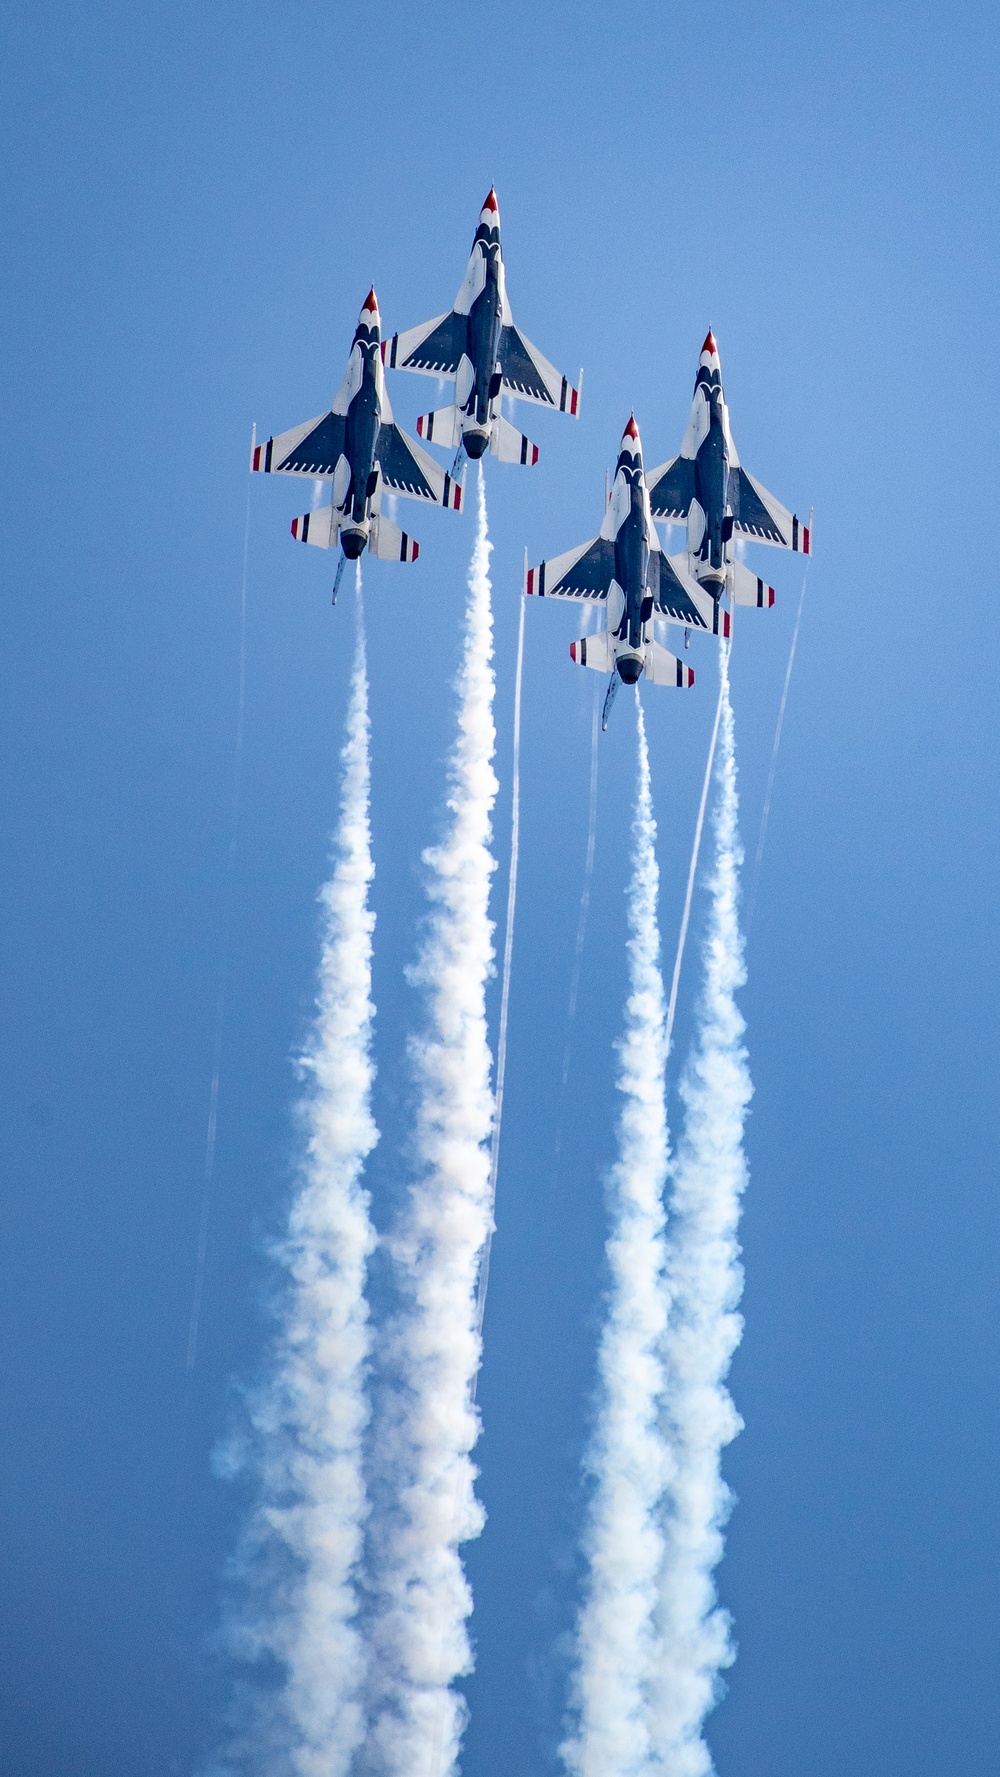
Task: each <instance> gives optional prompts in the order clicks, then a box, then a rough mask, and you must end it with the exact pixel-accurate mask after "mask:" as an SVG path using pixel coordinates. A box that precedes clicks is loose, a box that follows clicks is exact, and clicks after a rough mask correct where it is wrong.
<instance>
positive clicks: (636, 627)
mask: <svg viewBox="0 0 1000 1777" xmlns="http://www.w3.org/2000/svg"><path fill="white" fill-rule="evenodd" d="M524 590H525V592H526V593H527V594H528V595H529V596H532V595H534V596H536V597H538V598H562V599H599V600H601V601H602V602H603V603H604V605H605V608H606V620H605V627H604V628H603V629H599V630H597V631H596V633H595V634H593V635H589V636H584V637H583V638H582V639H581V640H580V641H579V642H571V643H570V650H569V652H570V658H571V659H572V660H575V661H576V662H577V663H578V665H580V666H591V667H595V668H596V669H597V671H598V672H610V673H611V680H610V683H609V685H608V690H607V695H606V697H605V699H604V715H603V726H604V727H605V728H606V727H607V725H608V714H609V712H610V709H611V705H612V703H613V701H614V696H615V692H616V691H617V689H618V685H619V682H620V681H623V682H624V683H625V684H626V685H634V684H635V683H636V681H637V680H638V679H639V677H640V676H641V674H642V673H645V675H646V677H647V679H650V680H652V683H653V684H654V685H678V686H687V685H693V684H694V673H693V672H692V670H691V668H690V667H689V666H685V665H684V663H683V662H682V661H680V660H678V658H677V656H676V655H675V654H671V653H669V652H668V650H667V649H666V648H664V647H663V646H662V645H661V644H660V643H659V642H658V641H657V640H656V639H655V636H654V633H653V625H654V623H655V621H656V619H657V618H659V619H660V620H661V621H664V622H667V623H673V624H680V625H682V626H683V627H684V629H685V630H692V629H698V630H707V631H708V632H709V633H710V634H713V635H719V634H720V633H721V634H722V635H724V636H725V635H728V634H729V613H728V611H726V610H725V609H724V608H723V607H722V606H721V604H720V601H719V600H717V599H713V598H712V596H711V594H710V593H708V592H706V591H705V590H704V589H703V588H702V587H701V586H699V584H698V582H697V580H696V579H695V578H694V577H693V575H692V574H691V573H690V571H689V568H688V561H687V556H686V555H683V554H682V555H678V556H675V557H672V558H671V557H668V556H667V555H666V554H665V553H664V550H663V547H662V545H661V543H660V539H659V537H658V536H657V533H656V526H655V525H654V523H653V515H652V512H651V511H650V504H649V494H648V491H647V488H646V480H645V476H644V474H643V467H642V444H641V441H640V438H639V428H638V426H637V425H636V423H635V416H634V415H633V416H632V417H631V418H630V419H629V422H628V425H627V426H626V427H625V431H624V432H623V434H622V441H621V449H620V453H619V457H618V465H617V468H616V470H615V479H614V482H613V484H612V487H611V489H610V493H609V495H608V499H607V505H606V509H605V513H604V523H603V524H602V526H601V530H600V535H599V536H597V537H594V538H592V539H591V541H590V542H589V543H581V545H580V547H579V548H578V549H570V550H567V552H566V554H565V555H557V556H554V557H553V558H552V560H550V561H543V562H541V563H540V565H539V566H538V567H537V568H530V569H527V571H526V575H525V586H524Z"/></svg>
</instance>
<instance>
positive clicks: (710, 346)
mask: <svg viewBox="0 0 1000 1777" xmlns="http://www.w3.org/2000/svg"><path fill="white" fill-rule="evenodd" d="M701 349H702V351H703V352H712V353H714V354H715V356H716V357H717V356H718V352H719V348H718V346H717V345H716V343H715V334H714V333H713V332H712V329H711V327H710V328H709V330H708V332H707V333H706V335H705V344H704V345H703V346H702V348H701Z"/></svg>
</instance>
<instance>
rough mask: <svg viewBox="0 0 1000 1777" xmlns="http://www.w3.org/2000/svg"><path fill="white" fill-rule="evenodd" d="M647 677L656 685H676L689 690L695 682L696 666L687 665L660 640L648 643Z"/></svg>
mask: <svg viewBox="0 0 1000 1777" xmlns="http://www.w3.org/2000/svg"><path fill="white" fill-rule="evenodd" d="M646 677H647V679H649V680H651V681H652V683H653V684H654V685H674V686H676V687H677V688H678V689H680V690H687V689H688V687H689V686H691V685H693V684H694V668H693V667H690V666H685V665H684V662H683V660H678V658H677V656H676V654H671V652H670V650H669V648H664V647H661V645H660V643H659V642H647V643H646Z"/></svg>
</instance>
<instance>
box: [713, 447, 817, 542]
mask: <svg viewBox="0 0 1000 1777" xmlns="http://www.w3.org/2000/svg"><path fill="white" fill-rule="evenodd" d="M734 484H735V485H734ZM729 498H730V503H731V505H732V508H733V529H734V531H736V532H737V534H738V535H739V536H741V537H753V538H754V540H755V541H756V542H757V543H771V544H773V545H774V547H775V548H776V549H795V550H798V552H799V554H800V555H811V554H812V548H811V538H810V535H809V526H808V525H805V524H803V523H802V521H801V519H798V518H796V516H795V514H794V512H789V510H788V508H787V506H783V505H782V504H781V501H780V500H776V499H775V497H774V495H773V494H769V493H768V491H767V488H766V487H762V486H761V484H760V482H759V481H755V480H754V478H753V476H752V475H748V474H747V472H746V470H745V469H742V468H738V469H733V468H730V471H729Z"/></svg>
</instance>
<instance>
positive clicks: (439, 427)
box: [417, 403, 462, 450]
mask: <svg viewBox="0 0 1000 1777" xmlns="http://www.w3.org/2000/svg"><path fill="white" fill-rule="evenodd" d="M417 437H418V438H423V439H424V440H425V442H426V443H427V444H440V445H441V447H442V449H444V450H457V449H458V446H459V445H460V444H461V442H462V420H461V415H460V414H459V411H458V408H457V407H456V406H455V405H454V403H452V404H451V406H450V407H438V408H436V409H435V410H434V412H433V413H422V414H421V415H420V418H419V419H418V420H417Z"/></svg>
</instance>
